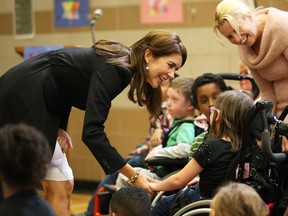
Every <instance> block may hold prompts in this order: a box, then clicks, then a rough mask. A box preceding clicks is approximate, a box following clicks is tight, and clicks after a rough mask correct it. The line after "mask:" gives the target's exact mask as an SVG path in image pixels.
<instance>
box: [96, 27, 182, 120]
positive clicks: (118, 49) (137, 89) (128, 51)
mask: <svg viewBox="0 0 288 216" xmlns="http://www.w3.org/2000/svg"><path fill="white" fill-rule="evenodd" d="M93 47H94V49H95V52H96V54H98V55H103V56H106V58H107V63H109V64H114V65H120V66H123V67H126V68H128V69H129V70H130V71H131V73H132V79H131V82H130V90H129V92H128V98H129V99H130V100H131V101H133V102H134V103H138V104H139V105H140V106H143V105H146V107H147V109H148V111H149V112H150V113H151V115H153V116H158V115H159V114H160V112H161V103H162V101H161V97H162V96H161V88H160V86H159V87H158V88H157V89H153V88H152V86H151V85H150V84H149V83H148V82H147V69H146V66H147V64H146V61H145V58H144V55H145V51H146V50H147V49H149V50H150V51H151V53H152V55H153V56H154V57H155V58H158V57H162V56H169V55H172V54H180V55H181V56H182V64H181V66H183V65H184V64H185V62H186V58H187V50H186V48H185V47H184V45H183V44H182V41H181V39H180V38H179V36H178V35H177V34H176V33H174V32H170V31H164V30H155V31H151V32H149V33H148V34H147V35H146V36H144V37H143V38H142V39H140V40H138V41H137V42H136V43H134V44H133V45H132V46H131V47H126V46H124V45H123V44H121V43H118V42H112V41H106V40H101V41H98V42H96V43H95V45H94V46H93Z"/></svg>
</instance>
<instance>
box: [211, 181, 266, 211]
mask: <svg viewBox="0 0 288 216" xmlns="http://www.w3.org/2000/svg"><path fill="white" fill-rule="evenodd" d="M231 206H233V208H231ZM211 208H212V212H211V213H210V216H231V215H233V216H246V215H249V216H268V215H269V209H268V206H267V205H266V204H265V202H264V201H263V200H262V199H261V197H260V196H259V194H258V193H257V192H256V191H255V190H254V189H253V188H252V187H250V186H248V185H246V184H243V183H236V182H230V183H227V184H225V185H223V186H221V187H220V188H218V190H217V193H216V195H215V196H214V197H213V199H212V203H211Z"/></svg>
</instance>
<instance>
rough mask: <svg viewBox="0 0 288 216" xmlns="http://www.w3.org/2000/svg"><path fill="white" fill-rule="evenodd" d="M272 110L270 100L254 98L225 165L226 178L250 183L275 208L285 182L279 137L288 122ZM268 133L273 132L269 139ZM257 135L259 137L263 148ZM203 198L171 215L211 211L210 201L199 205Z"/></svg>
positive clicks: (286, 132)
mask: <svg viewBox="0 0 288 216" xmlns="http://www.w3.org/2000/svg"><path fill="white" fill-rule="evenodd" d="M271 110H272V103H271V102H270V101H267V100H266V101H259V102H257V103H256V104H255V106H253V107H252V108H251V109H250V110H249V111H248V112H247V114H246V116H245V118H244V128H245V130H244V132H243V139H242V148H241V150H240V152H239V153H238V154H237V155H236V157H235V158H234V159H233V161H232V162H231V164H230V166H229V168H228V169H227V173H226V180H227V181H231V180H232V181H237V182H242V183H245V184H248V185H250V186H251V187H253V188H254V189H255V190H256V191H257V192H258V193H259V195H260V196H261V197H262V199H263V200H264V201H265V202H266V203H267V205H269V206H271V204H273V206H274V208H277V205H276V207H275V203H277V202H278V201H279V199H281V197H282V196H283V185H285V184H284V183H285V182H283V179H281V178H280V175H281V173H280V171H279V169H278V167H279V166H280V165H281V163H282V162H284V161H287V154H286V153H283V152H281V145H280V146H279V143H280V144H281V139H280V138H279V137H281V136H286V137H287V136H288V124H287V123H284V122H283V121H281V120H279V119H277V118H276V117H275V115H274V114H273V113H272V112H271ZM287 110H288V107H287V108H285V110H284V111H283V112H285V113H286V114H287V113H288V111H287ZM286 114H285V115H281V116H280V118H281V119H284V118H285V116H286ZM274 124H276V125H275V131H274V130H271V129H270V126H271V125H274ZM271 134H274V138H273V139H272V140H271V138H270V137H271ZM256 139H258V140H261V141H262V144H263V147H262V149H261V148H260V147H259V146H258V144H257V142H256ZM272 145H273V146H272ZM247 163H249V167H250V169H249V170H247V169H246V166H245V164H247ZM245 172H246V173H245ZM286 184H287V182H286ZM202 202H207V203H206V204H207V205H208V204H209V203H210V202H211V200H200V201H196V202H193V203H191V204H189V205H187V206H185V207H183V208H182V209H180V210H179V211H178V212H177V213H176V214H175V215H174V216H180V215H182V216H184V215H185V216H186V215H199V214H202V213H208V212H209V211H211V209H209V205H208V206H207V205H206V206H201V204H202ZM273 210H274V209H273ZM274 211H275V210H274Z"/></svg>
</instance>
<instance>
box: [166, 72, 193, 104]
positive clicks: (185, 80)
mask: <svg viewBox="0 0 288 216" xmlns="http://www.w3.org/2000/svg"><path fill="white" fill-rule="evenodd" d="M193 83H194V79H193V78H191V77H188V76H183V77H176V78H175V79H173V80H172V81H171V84H170V88H173V89H174V90H176V91H178V92H179V93H181V94H183V95H184V97H185V100H186V101H189V102H190V101H191V95H192V85H193Z"/></svg>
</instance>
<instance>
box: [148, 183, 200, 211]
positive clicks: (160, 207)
mask: <svg viewBox="0 0 288 216" xmlns="http://www.w3.org/2000/svg"><path fill="white" fill-rule="evenodd" d="M176 195H177V194H172V195H170V196H167V197H165V198H163V199H161V200H160V201H159V202H158V203H157V204H156V206H155V207H154V208H152V210H151V213H150V216H168V215H169V212H170V210H171V208H172V205H173V204H174V197H175V196H176ZM185 195H186V198H187V202H188V203H192V202H194V201H197V200H199V199H200V193H199V186H198V185H196V186H194V187H189V188H187V189H186V190H185ZM183 207H184V206H183Z"/></svg>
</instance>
